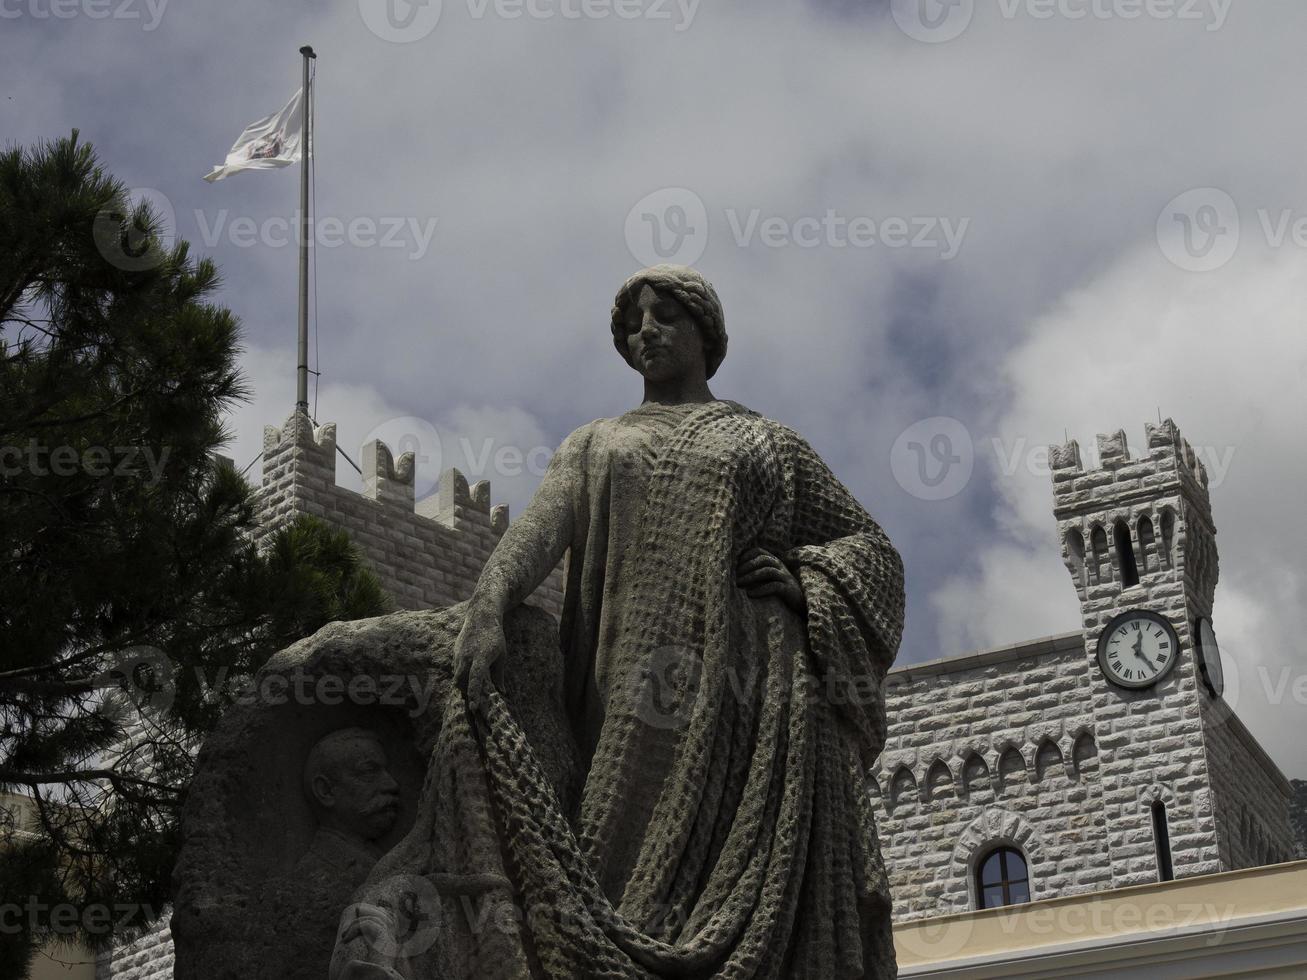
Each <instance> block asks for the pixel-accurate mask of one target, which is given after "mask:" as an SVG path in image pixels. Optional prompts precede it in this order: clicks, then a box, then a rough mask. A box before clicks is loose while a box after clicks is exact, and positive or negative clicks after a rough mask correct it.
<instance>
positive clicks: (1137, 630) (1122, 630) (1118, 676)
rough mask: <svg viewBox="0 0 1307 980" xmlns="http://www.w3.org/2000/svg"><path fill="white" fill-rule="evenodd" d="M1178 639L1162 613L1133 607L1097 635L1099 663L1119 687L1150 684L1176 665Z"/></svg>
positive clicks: (1178, 646) (1140, 686) (1178, 649)
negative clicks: (1160, 614)
mask: <svg viewBox="0 0 1307 980" xmlns="http://www.w3.org/2000/svg"><path fill="white" fill-rule="evenodd" d="M1179 651H1180V642H1179V640H1178V639H1177V638H1176V635H1175V630H1174V629H1172V627H1171V624H1170V623H1169V622H1167V621H1166V619H1165V617H1163V616H1159V615H1158V614H1157V613H1155V612H1148V611H1147V610H1144V609H1136V610H1133V611H1132V612H1126V613H1122V614H1121V615H1120V616H1117V617H1116V618H1115V619H1113V620H1112V621H1111V622H1110V623H1108V624H1107V629H1105V630H1103V633H1102V635H1101V636H1100V637H1099V638H1098V666H1099V667H1100V668H1102V671H1103V673H1104V674H1106V675H1107V679H1108V680H1110V681H1111V682H1112V683H1114V684H1119V685H1120V686H1121V687H1130V688H1142V687H1150V686H1152V685H1153V684H1156V683H1157V682H1158V681H1159V680H1161V679H1162V678H1163V677H1165V676H1166V674H1167V672H1168V671H1169V670H1170V669H1171V668H1172V667H1174V666H1175V662H1176V659H1177V657H1178V655H1179Z"/></svg>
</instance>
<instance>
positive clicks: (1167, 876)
mask: <svg viewBox="0 0 1307 980" xmlns="http://www.w3.org/2000/svg"><path fill="white" fill-rule="evenodd" d="M1153 842H1154V843H1155V844H1156V845H1157V880H1158V881H1171V880H1173V879H1174V878H1175V869H1174V868H1173V867H1172V866H1171V831H1170V830H1169V829H1168V828H1167V825H1166V804H1165V803H1163V802H1162V801H1161V800H1157V801H1156V802H1155V803H1153Z"/></svg>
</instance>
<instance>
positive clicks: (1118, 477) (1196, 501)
mask: <svg viewBox="0 0 1307 980" xmlns="http://www.w3.org/2000/svg"><path fill="white" fill-rule="evenodd" d="M1144 438H1145V442H1146V444H1147V447H1148V450H1147V455H1144V456H1141V457H1139V458H1132V457H1131V455H1130V447H1129V443H1128V440H1127V438H1126V434H1125V431H1124V430H1117V431H1116V432H1112V433H1103V434H1100V435H1099V436H1098V466H1097V467H1093V468H1086V467H1085V466H1084V463H1083V461H1082V458H1081V454H1080V444H1079V443H1078V442H1077V441H1076V440H1074V439H1072V440H1070V441H1069V442H1067V443H1066V444H1065V445H1060V446H1058V445H1054V446H1050V447H1049V464H1050V467H1051V469H1052V477H1053V501H1054V504H1053V510H1054V514H1055V515H1056V517H1057V519H1058V520H1062V519H1064V518H1070V517H1073V516H1074V515H1076V514H1077V513H1083V512H1088V511H1093V510H1101V509H1104V508H1105V507H1109V506H1111V505H1114V504H1119V505H1120V506H1122V507H1128V506H1129V505H1130V504H1131V503H1132V502H1133V501H1134V500H1135V499H1143V498H1148V497H1152V498H1157V497H1162V496H1165V495H1167V493H1168V492H1170V493H1174V494H1175V495H1176V496H1178V497H1180V498H1182V499H1183V500H1184V501H1185V502H1186V504H1187V505H1188V507H1187V509H1188V510H1191V511H1196V512H1197V513H1198V514H1200V515H1201V516H1202V520H1203V522H1204V523H1206V524H1207V525H1208V526H1209V527H1210V526H1211V525H1212V519H1211V502H1210V499H1209V495H1208V478H1207V468H1206V467H1205V466H1204V465H1203V462H1202V460H1201V459H1200V458H1199V457H1198V454H1197V453H1196V452H1195V451H1194V448H1193V446H1191V445H1190V444H1189V441H1188V440H1187V439H1185V438H1184V437H1183V436H1182V435H1180V430H1179V429H1178V428H1177V426H1176V424H1175V422H1174V420H1172V419H1167V420H1166V421H1164V422H1160V423H1153V422H1148V423H1145V424H1144Z"/></svg>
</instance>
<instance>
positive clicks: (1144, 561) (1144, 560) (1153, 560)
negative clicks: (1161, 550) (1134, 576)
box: [1135, 514, 1160, 575]
mask: <svg viewBox="0 0 1307 980" xmlns="http://www.w3.org/2000/svg"><path fill="white" fill-rule="evenodd" d="M1135 530H1136V533H1137V534H1138V537H1139V572H1140V574H1142V575H1147V574H1148V573H1149V572H1155V571H1157V569H1158V567H1159V565H1160V563H1159V562H1158V560H1157V535H1156V534H1154V533H1153V519H1152V518H1151V517H1149V516H1148V515H1147V514H1142V515H1140V517H1139V523H1138V524H1137V525H1136V526H1135Z"/></svg>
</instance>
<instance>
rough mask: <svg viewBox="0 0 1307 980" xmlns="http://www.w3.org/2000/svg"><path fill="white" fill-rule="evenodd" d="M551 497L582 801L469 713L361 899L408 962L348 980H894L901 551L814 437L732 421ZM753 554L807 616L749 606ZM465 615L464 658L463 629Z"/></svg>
mask: <svg viewBox="0 0 1307 980" xmlns="http://www.w3.org/2000/svg"><path fill="white" fill-rule="evenodd" d="M545 480H546V481H547V482H548V483H549V489H548V492H550V493H558V494H563V495H564V496H565V499H566V500H567V501H568V502H569V507H570V511H571V516H572V521H571V527H572V539H571V542H570V551H569V561H568V574H567V589H566V597H565V606H564V614H563V619H562V622H561V624H560V631H559V634H558V636H557V637H556V638H555V637H552V636H550V635H549V634H548V632H547V631H543V632H540V633H539V635H540V639H539V640H537V641H535V642H541V643H549V642H554V643H557V644H558V646H559V648H560V656H561V663H560V675H561V684H560V694H561V696H562V697H564V698H565V701H566V705H567V708H568V711H569V715H570V718H571V720H572V723H573V727H574V734H575V737H576V742H577V748H578V753H577V758H578V766H579V769H580V771H581V772H582V773H583V775H584V783H583V788H582V789H581V792H580V794H579V801H575V802H574V801H573V799H572V798H571V795H570V794H569V793H568V792H566V791H565V790H564V788H563V787H560V786H559V785H558V783H559V779H558V778H557V777H556V776H555V777H553V778H551V776H550V775H547V774H546V771H545V768H544V767H542V766H541V764H540V763H539V761H538V760H537V757H536V756H537V753H535V752H534V751H533V749H532V746H531V745H529V744H528V742H527V740H526V739H525V737H524V736H523V734H522V731H521V728H520V727H519V726H518V725H517V723H516V722H515V720H514V715H513V707H512V705H511V704H509V703H508V702H507V701H505V699H504V698H503V697H502V696H500V695H499V694H498V693H493V694H492V695H491V696H490V697H489V698H488V700H487V703H486V704H485V706H484V707H483V708H482V709H481V711H479V712H478V713H475V714H474V713H473V712H471V711H470V710H469V709H468V706H467V704H466V701H465V699H464V698H463V697H462V696H461V695H459V694H458V693H457V692H452V693H451V694H450V696H449V697H448V699H447V700H446V701H445V703H444V705H443V710H444V718H443V728H442V731H441V735H440V738H439V740H438V742H437V745H436V748H435V750H434V751H433V754H432V761H431V771H430V774H429V776H428V781H427V785H426V787H425V789H424V799H423V803H422V813H423V817H422V818H420V819H419V821H418V825H417V826H416V827H415V828H414V830H413V831H412V832H411V833H410V834H409V837H408V839H407V840H406V842H405V843H404V844H402V845H401V846H400V847H398V848H396V849H395V851H393V852H392V853H391V855H388V857H387V858H386V859H384V860H383V861H382V862H381V863H380V864H379V865H378V867H377V869H376V870H374V872H373V875H372V878H371V879H370V882H369V884H368V885H366V886H365V887H364V888H363V889H362V890H361V892H360V894H359V896H357V898H358V900H359V901H360V902H361V903H362V905H361V906H360V908H361V909H363V910H364V914H365V915H366V914H367V911H368V910H375V909H376V908H382V909H387V910H389V913H387V914H389V915H390V918H389V919H387V920H386V921H387V923H388V925H387V929H388V930H389V932H391V933H394V934H398V933H404V934H405V935H406V936H407V938H405V936H396V935H391V936H389V937H388V940H387V941H386V942H383V943H381V944H380V945H381V946H382V947H384V948H383V950H382V952H383V953H385V952H386V951H387V950H389V951H390V952H391V954H392V955H391V956H390V958H388V959H387V958H386V957H385V956H381V957H378V954H377V952H376V951H375V950H374V951H373V952H372V953H371V954H368V953H366V952H365V951H364V950H363V947H362V946H361V945H360V943H359V941H355V942H354V943H352V944H346V943H340V944H338V947H337V950H336V961H337V962H336V964H335V966H336V967H339V966H340V964H343V963H345V962H348V960H349V959H350V958H359V959H363V958H367V957H368V956H371V958H372V959H373V961H377V962H382V961H384V962H386V963H387V964H388V965H389V967H390V968H391V969H393V971H394V975H396V976H406V977H415V978H433V980H434V978H436V977H444V976H449V977H463V976H467V977H487V978H495V980H497V978H500V977H503V978H508V977H513V978H517V977H542V978H543V977H547V978H551V980H574V978H633V977H639V978H645V977H649V978H653V977H682V978H702V980H708V978H740V980H746V978H748V980H755V978H756V980H764V978H791V977H792V978H813V980H833V978H839V980H844V978H857V977H867V978H881V977H892V976H894V975H895V968H894V954H893V946H892V939H891V933H890V921H889V915H890V903H889V895H888V889H887V883H886V879H885V874H884V867H883V864H882V862H881V857H880V853H879V846H878V843H877V840H876V832H875V825H874V821H873V819H872V813H871V808H870V802H869V799H868V796H867V793H866V791H865V785H864V778H865V777H864V772H865V770H866V768H867V767H868V766H869V765H870V763H871V762H872V761H873V760H874V758H875V756H876V755H877V754H878V753H879V751H880V748H881V746H882V744H883V741H884V734H885V716H884V697H883V690H882V682H883V680H884V677H885V673H886V671H887V670H888V667H889V665H890V663H891V661H892V660H893V656H894V653H895V651H896V650H897V647H898V642H899V636H900V633H901V629H902V616H903V578H902V565H901V562H900V559H899V556H898V554H897V552H896V551H895V550H894V548H893V547H892V545H891V544H890V543H889V541H888V539H887V538H886V537H885V535H884V533H883V532H882V531H881V529H880V528H879V526H878V525H877V524H876V523H875V522H874V521H873V520H872V519H871V518H870V517H869V516H868V515H867V514H866V512H865V511H864V510H863V509H862V508H861V507H860V506H859V505H858V503H857V502H856V501H855V500H854V499H853V497H852V496H851V495H850V494H849V493H848V491H847V490H846V489H845V488H844V487H843V486H842V485H841V484H840V483H839V481H838V480H837V479H836V478H835V477H834V475H833V474H832V473H831V472H830V470H829V469H828V468H827V467H826V466H825V464H824V463H823V462H822V461H821V459H820V458H819V457H818V456H817V454H816V453H815V452H814V451H813V450H812V449H811V448H810V447H809V446H808V445H807V444H806V443H805V442H804V441H803V440H802V439H801V438H800V437H799V436H797V435H796V434H795V433H794V432H792V431H791V430H789V429H788V428H786V427H784V426H782V425H779V424H778V423H775V422H772V421H770V420H767V419H765V418H763V417H761V416H759V415H757V414H756V413H753V412H751V411H749V410H747V409H745V408H743V407H742V406H740V405H738V404H736V403H733V402H723V401H717V402H710V403H707V404H704V405H688V406H659V405H646V406H641V407H640V408H638V409H636V410H634V411H632V412H628V413H627V414H626V415H623V416H621V417H620V418H617V419H611V420H599V421H596V422H593V423H590V424H589V425H586V426H583V427H581V428H580V429H578V430H577V431H576V432H574V433H572V435H570V436H569V437H568V438H567V440H566V441H565V442H564V444H563V445H562V447H560V449H559V452H558V453H557V454H556V455H555V457H554V460H553V461H552V462H551V464H550V469H549V472H548V473H547V474H546V477H545ZM542 492H545V488H543V487H542ZM753 547H762V548H765V549H767V550H768V551H771V552H772V553H773V554H775V555H777V556H778V557H780V558H781V559H782V560H783V561H784V562H785V563H786V565H787V566H788V567H789V568H790V569H791V570H793V571H794V572H795V573H796V575H797V577H798V579H799V581H800V582H801V584H802V587H803V591H804V595H805V599H806V610H805V611H804V612H797V611H795V610H793V609H791V608H790V607H789V606H787V605H785V604H784V603H783V602H781V601H780V600H779V599H775V598H761V599H755V598H751V597H749V596H748V595H747V594H746V593H745V592H744V590H743V589H741V588H740V587H738V586H737V585H736V583H735V569H736V566H737V564H738V561H739V556H740V555H741V554H742V553H744V552H745V551H747V550H749V549H750V548H753ZM448 614H449V618H450V623H449V629H448V631H447V633H448V637H449V639H448V643H449V644H450V645H451V646H452V638H453V636H454V635H455V634H456V632H457V625H459V624H461V619H462V616H463V614H464V606H463V605H460V606H456V607H453V608H452V609H450V610H449V611H448ZM438 653H440V651H438ZM513 659H514V651H513V649H512V648H511V646H510V650H509V655H508V657H507V658H506V661H507V662H506V663H505V665H504V668H503V669H505V670H511V669H512V661H513ZM415 910H416V911H415ZM508 910H511V912H508ZM506 912H508V914H503V913H506ZM473 913H475V914H473ZM354 914H358V913H357V912H356V911H355V910H351V911H350V912H347V914H346V917H345V920H346V924H348V921H349V919H350V917H351V915H354ZM400 920H402V922H401V921H400ZM433 922H434V923H436V924H435V925H430V924H431V923H433ZM424 924H425V928H426V929H427V932H426V933H425V934H422V933H421V928H420V927H424ZM420 934H421V935H424V937H425V938H424V939H423V941H421V942H416V941H414V937H416V936H419V935H420Z"/></svg>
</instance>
